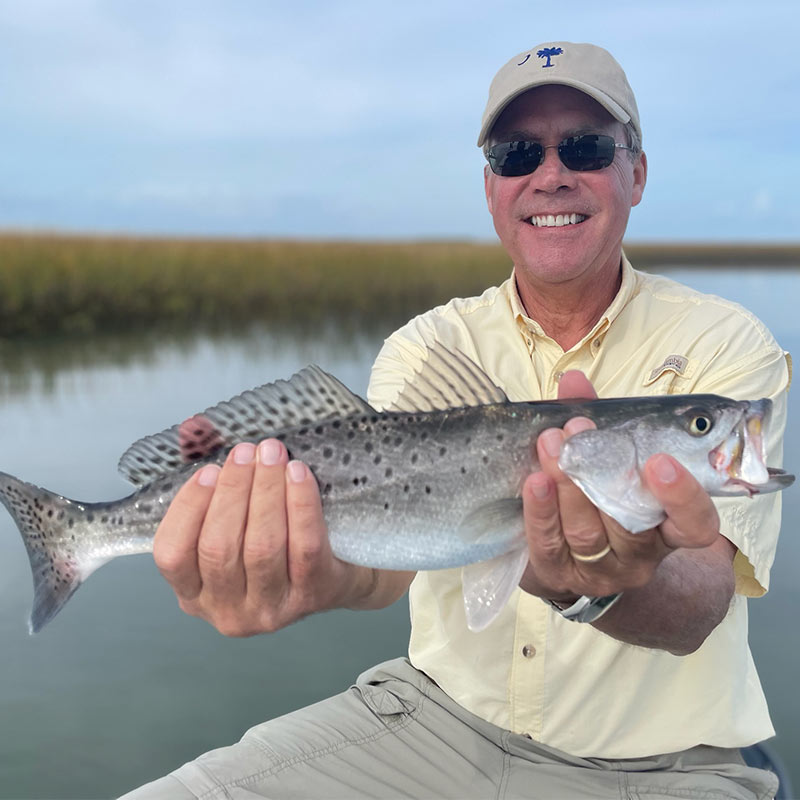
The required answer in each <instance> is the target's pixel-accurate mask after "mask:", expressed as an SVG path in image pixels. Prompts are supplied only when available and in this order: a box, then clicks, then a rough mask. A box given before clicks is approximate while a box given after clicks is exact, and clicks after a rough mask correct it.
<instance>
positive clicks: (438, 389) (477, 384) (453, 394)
mask: <svg viewBox="0 0 800 800" xmlns="http://www.w3.org/2000/svg"><path fill="white" fill-rule="evenodd" d="M507 402H508V397H506V393H505V392H504V391H503V390H502V389H501V388H500V387H499V386H497V385H496V384H495V383H494V381H492V379H491V378H490V377H489V376H488V375H487V374H486V373H485V372H484V371H483V370H482V369H481V368H480V367H479V366H478V365H477V364H476V363H475V362H474V361H472V359H470V358H468V357H467V356H466V355H464V353H462V352H461V351H460V350H455V351H454V350H450V349H448V348H447V347H445V346H444V345H443V344H440V343H438V342H434V343H433V344H428V350H427V352H426V353H425V361H423V363H422V365H421V366H420V367H419V369H418V370H417V371H416V372H415V373H414V377H413V378H412V379H411V380H410V381H406V383H405V385H404V386H403V388H402V389H401V390H400V394H399V395H398V396H397V398H396V399H395V401H394V402H393V403H392V404H391V406H389V407H388V408H387V409H386V410H388V411H406V412H412V413H413V412H415V411H437V410H444V409H447V408H461V407H464V406H480V405H488V404H490V403H507Z"/></svg>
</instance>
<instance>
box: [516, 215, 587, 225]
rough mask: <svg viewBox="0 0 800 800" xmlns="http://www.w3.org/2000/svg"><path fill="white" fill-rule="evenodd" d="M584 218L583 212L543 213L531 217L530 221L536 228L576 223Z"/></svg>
mask: <svg viewBox="0 0 800 800" xmlns="http://www.w3.org/2000/svg"><path fill="white" fill-rule="evenodd" d="M585 219H586V217H585V216H583V214H556V215H555V216H554V215H553V214H545V215H543V216H541V217H531V219H530V222H531V225H533V226H534V227H536V228H561V227H562V226H564V225H577V224H578V223H579V222H583V221H584V220H585Z"/></svg>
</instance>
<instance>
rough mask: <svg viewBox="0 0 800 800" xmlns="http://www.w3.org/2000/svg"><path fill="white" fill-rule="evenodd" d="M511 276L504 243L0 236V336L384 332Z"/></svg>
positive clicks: (674, 252)
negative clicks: (226, 330) (336, 324)
mask: <svg viewBox="0 0 800 800" xmlns="http://www.w3.org/2000/svg"><path fill="white" fill-rule="evenodd" d="M626 249H627V251H628V254H629V255H630V256H631V258H632V260H633V261H634V263H636V265H637V266H641V267H644V268H650V267H656V266H658V265H659V264H665V265H675V266H677V265H685V264H689V263H695V264H702V265H715V264H718V265H724V266H731V265H735V264H765V263H769V264H785V265H793V266H798V265H800V246H792V245H786V246H783V247H780V246H773V247H763V246H747V245H736V246H733V245H731V246H718V245H708V246H703V245H629V246H628V247H627V248H626ZM510 270H511V263H510V261H509V259H508V256H507V255H506V254H505V252H504V251H503V250H502V248H501V247H500V246H499V245H496V244H480V243H470V242H418V243H417V242H408V243H372V242H308V241H305V242H300V241H282V240H241V239H238V240H237V239H165V238H132V237H131V238H128V237H110V236H109V237H106V236H68V235H43V234H14V233H7V234H3V235H0V336H3V337H7V338H8V337H19V336H24V337H46V336H52V335H58V334H65V333H66V334H93V333H97V332H106V331H120V330H122V331H125V330H136V329H142V328H150V327H152V326H164V325H166V326H172V327H177V328H182V329H196V328H202V329H209V328H211V329H213V328H214V327H215V326H217V327H220V326H221V327H230V326H235V325H241V324H249V323H250V322H253V321H265V322H269V323H271V324H279V325H286V326H287V327H291V326H293V325H294V326H308V325H313V324H315V321H323V320H329V319H331V318H335V319H337V320H338V321H340V322H341V324H344V325H353V326H362V325H376V324H377V325H380V326H381V327H383V326H386V327H387V332H388V329H389V328H391V327H392V326H394V325H396V324H398V323H400V322H402V321H403V320H405V319H406V318H408V317H409V316H410V315H413V314H414V313H418V312H421V311H423V310H425V309H427V308H431V307H432V306H434V305H437V304H439V303H442V302H445V301H446V300H448V299H449V298H450V297H452V296H454V295H461V296H465V295H470V294H475V293H479V292H481V291H482V290H483V289H485V288H486V287H487V286H490V285H493V284H496V283H498V282H500V281H502V280H504V279H505V278H506V277H507V276H508V275H509V274H510Z"/></svg>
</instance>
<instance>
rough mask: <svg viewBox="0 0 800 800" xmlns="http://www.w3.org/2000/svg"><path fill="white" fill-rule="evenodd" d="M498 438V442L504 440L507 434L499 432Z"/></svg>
mask: <svg viewBox="0 0 800 800" xmlns="http://www.w3.org/2000/svg"><path fill="white" fill-rule="evenodd" d="M496 438H497V441H498V442H502V441H503V439H505V436H503V434H502V433H498V434H497V437H496Z"/></svg>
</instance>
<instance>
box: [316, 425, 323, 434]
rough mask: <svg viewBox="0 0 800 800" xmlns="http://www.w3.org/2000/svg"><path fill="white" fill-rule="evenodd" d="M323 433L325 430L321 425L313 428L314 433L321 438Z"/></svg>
mask: <svg viewBox="0 0 800 800" xmlns="http://www.w3.org/2000/svg"><path fill="white" fill-rule="evenodd" d="M324 432H325V428H324V427H323V426H322V425H317V427H316V428H314V433H316V434H317V435H318V436H321V435H322V434H323V433H324Z"/></svg>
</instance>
